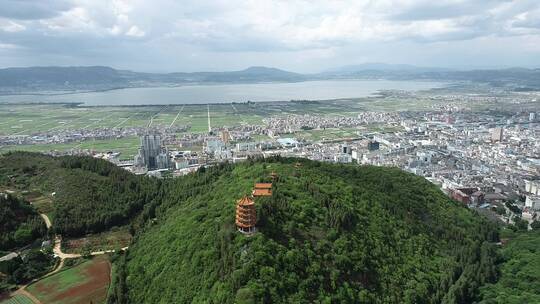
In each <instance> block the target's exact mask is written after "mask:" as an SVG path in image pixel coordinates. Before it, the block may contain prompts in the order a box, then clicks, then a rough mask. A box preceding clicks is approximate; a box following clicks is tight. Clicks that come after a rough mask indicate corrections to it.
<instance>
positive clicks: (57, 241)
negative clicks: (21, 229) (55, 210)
mask: <svg viewBox="0 0 540 304" xmlns="http://www.w3.org/2000/svg"><path fill="white" fill-rule="evenodd" d="M39 215H40V216H41V218H43V221H45V225H46V226H47V229H48V230H50V229H51V227H52V223H51V220H50V219H49V217H48V216H47V215H46V214H44V213H40V214H39ZM127 249H128V247H124V248H121V249H120V250H121V251H126V250H127ZM53 252H54V254H55V255H56V256H57V257H58V258H60V262H59V263H58V264H57V265H56V267H55V268H54V269H53V270H52V271H50V272H48V273H46V274H45V275H43V276H41V277H39V278H37V279H34V280H32V281H31V282H29V283H27V284H25V285H22V286H21V287H19V289H17V290H16V291H14V292H12V293H11V296H15V295H17V294H21V295H24V296H26V297H28V298H29V299H30V300H32V301H33V302H34V303H35V304H42V303H41V301H39V299H38V298H36V297H35V296H34V295H32V294H31V293H29V292H28V291H26V290H25V288H26V287H28V285H30V284H32V283H35V282H37V281H39V280H41V279H43V278H46V277H48V276H51V275H53V274H55V273H57V272H59V271H60V270H61V269H62V267H64V262H65V260H66V259H76V258H80V257H82V255H81V254H78V253H64V252H62V236H60V235H59V234H57V235H56V236H55V237H54V247H53ZM113 252H115V250H102V251H94V252H91V253H90V255H92V256H96V255H102V254H106V253H113Z"/></svg>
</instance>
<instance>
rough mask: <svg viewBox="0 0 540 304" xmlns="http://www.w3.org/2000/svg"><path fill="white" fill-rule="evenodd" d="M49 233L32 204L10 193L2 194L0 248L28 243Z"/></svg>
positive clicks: (0, 195)
mask: <svg viewBox="0 0 540 304" xmlns="http://www.w3.org/2000/svg"><path fill="white" fill-rule="evenodd" d="M46 233H47V227H45V223H44V222H43V220H42V219H41V218H40V216H39V215H38V214H37V212H36V211H35V210H34V208H33V207H32V205H30V204H29V203H28V202H26V201H23V200H21V199H19V198H16V197H14V196H11V195H9V194H0V250H10V249H13V248H15V247H19V246H24V245H28V244H29V243H31V242H32V241H34V240H36V239H37V238H40V237H42V236H44V235H45V234H46Z"/></svg>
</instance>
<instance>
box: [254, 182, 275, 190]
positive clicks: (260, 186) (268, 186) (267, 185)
mask: <svg viewBox="0 0 540 304" xmlns="http://www.w3.org/2000/svg"><path fill="white" fill-rule="evenodd" d="M271 188H272V183H256V184H255V189H271Z"/></svg>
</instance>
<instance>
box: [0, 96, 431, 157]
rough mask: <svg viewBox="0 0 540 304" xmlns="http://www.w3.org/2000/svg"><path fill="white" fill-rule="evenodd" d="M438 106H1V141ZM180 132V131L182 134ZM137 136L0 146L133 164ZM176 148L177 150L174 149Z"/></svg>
mask: <svg viewBox="0 0 540 304" xmlns="http://www.w3.org/2000/svg"><path fill="white" fill-rule="evenodd" d="M433 103H434V102H433V101H428V100H425V99H422V98H420V99H410V100H397V99H395V98H357V99H341V100H329V101H319V102H273V103H224V104H210V105H206V104H198V105H153V106H107V107H105V106H96V107H85V106H77V105H75V104H2V103H0V137H2V136H9V137H10V138H17V136H22V135H29V136H35V135H39V136H48V137H51V136H54V135H58V134H60V135H61V134H63V133H69V134H73V133H79V132H99V130H103V129H112V130H118V131H119V132H120V131H121V130H126V129H128V128H146V127H151V128H161V129H166V128H171V127H187V129H188V131H189V132H192V133H205V132H208V129H209V125H208V124H209V119H208V116H210V127H212V128H221V127H234V126H241V125H263V119H264V118H267V117H271V116H284V115H288V114H299V115H304V114H310V115H323V116H356V115H357V114H358V113H360V112H364V111H387V110H400V109H404V108H409V109H417V110H421V109H428V108H430V106H431V105H432V104H433ZM355 131H356V130H350V129H343V130H334V131H324V132H320V131H312V132H300V133H299V134H298V136H299V137H301V138H305V139H311V140H316V139H322V138H328V139H334V138H340V137H351V136H354V135H355V133H356V132H355ZM179 132H181V131H179ZM133 134H134V132H131V133H128V134H127V135H123V136H122V137H121V138H114V137H113V138H103V139H92V140H82V141H81V140H76V141H71V142H63V143H43V144H41V143H37V144H24V142H21V143H19V144H9V145H3V146H2V145H0V153H5V152H8V151H15V150H22V151H32V152H50V151H59V152H66V151H70V150H74V149H75V150H78V149H80V150H90V151H95V152H108V151H114V152H120V153H121V154H120V159H123V160H128V159H133V156H135V154H136V153H137V149H138V147H139V139H138V137H137V136H135V135H133ZM170 148H174V147H170Z"/></svg>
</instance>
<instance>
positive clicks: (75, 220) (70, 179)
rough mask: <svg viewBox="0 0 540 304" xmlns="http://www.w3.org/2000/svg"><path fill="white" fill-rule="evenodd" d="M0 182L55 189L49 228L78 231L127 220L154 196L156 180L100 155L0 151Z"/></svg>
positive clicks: (68, 233)
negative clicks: (108, 160)
mask: <svg viewBox="0 0 540 304" xmlns="http://www.w3.org/2000/svg"><path fill="white" fill-rule="evenodd" d="M0 186H3V187H6V188H12V189H15V190H21V191H27V190H31V191H34V190H37V191H40V192H43V193H50V194H52V193H55V195H54V198H53V207H54V209H53V217H54V221H53V229H54V230H55V232H57V233H61V234H62V235H65V236H77V235H84V234H87V233H93V232H99V231H104V230H107V229H108V228H110V227H112V226H118V225H122V224H127V223H128V222H129V221H130V220H131V219H132V218H133V217H134V216H135V215H137V214H138V213H139V212H140V211H141V210H142V209H143V206H144V205H145V204H146V203H149V202H151V201H152V200H153V199H154V198H155V195H156V193H157V191H158V189H159V181H158V180H156V179H151V178H148V177H142V176H135V175H133V174H131V173H129V172H127V171H125V170H124V169H122V168H119V167H117V166H115V165H113V164H111V163H109V162H107V161H104V160H101V159H95V158H91V157H73V156H65V157H51V156H47V155H42V154H37V153H27V152H14V153H8V154H4V155H0Z"/></svg>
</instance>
